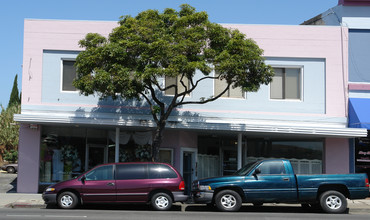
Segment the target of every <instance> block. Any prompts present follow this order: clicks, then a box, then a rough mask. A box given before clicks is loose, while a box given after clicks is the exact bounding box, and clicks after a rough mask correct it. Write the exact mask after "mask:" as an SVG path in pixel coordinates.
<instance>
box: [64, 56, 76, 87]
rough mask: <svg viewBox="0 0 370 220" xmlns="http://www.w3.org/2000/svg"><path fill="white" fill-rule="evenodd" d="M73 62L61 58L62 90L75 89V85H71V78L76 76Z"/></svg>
mask: <svg viewBox="0 0 370 220" xmlns="http://www.w3.org/2000/svg"><path fill="white" fill-rule="evenodd" d="M75 62H76V61H72V60H63V79H62V91H77V89H76V87H74V86H73V85H72V82H73V80H74V79H75V78H76V76H77V73H76V67H75V66H74V64H75Z"/></svg>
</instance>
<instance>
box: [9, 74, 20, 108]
mask: <svg viewBox="0 0 370 220" xmlns="http://www.w3.org/2000/svg"><path fill="white" fill-rule="evenodd" d="M19 104H21V98H20V95H19V91H18V75H15V78H14V82H13V88H12V92H11V93H10V98H9V103H8V106H11V105H19Z"/></svg>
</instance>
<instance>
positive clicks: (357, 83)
mask: <svg viewBox="0 0 370 220" xmlns="http://www.w3.org/2000/svg"><path fill="white" fill-rule="evenodd" d="M304 24H308V25H330V26H341V27H346V28H348V35H347V37H348V70H349V76H348V77H349V78H348V79H349V82H348V90H349V106H348V111H349V118H348V119H349V120H348V126H349V127H352V128H365V129H367V130H370V113H369V109H370V71H369V68H368V66H367V64H368V63H369V61H370V1H369V0H361V1H360V0H339V1H338V5H337V6H336V7H334V8H331V9H329V10H327V11H326V12H324V13H322V14H320V15H318V16H316V17H314V18H312V19H310V20H308V21H306V22H305V23H304ZM351 146H353V147H352V148H353V150H351V156H352V158H353V160H354V161H355V167H354V169H355V172H366V173H367V174H368V175H370V136H369V135H368V136H367V137H364V138H356V139H353V140H352V141H351Z"/></svg>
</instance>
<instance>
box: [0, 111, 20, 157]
mask: <svg viewBox="0 0 370 220" xmlns="http://www.w3.org/2000/svg"><path fill="white" fill-rule="evenodd" d="M20 112H21V105H20V104H17V105H15V104H13V105H11V106H8V108H6V109H4V107H3V106H1V114H0V121H1V123H0V146H2V147H1V148H0V151H1V152H0V153H1V155H3V154H4V153H6V152H14V151H17V149H18V142H19V125H18V124H17V123H16V122H15V121H14V118H13V116H14V114H19V113H20ZM0 159H1V158H0Z"/></svg>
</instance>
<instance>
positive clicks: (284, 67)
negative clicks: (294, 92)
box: [268, 65, 304, 102]
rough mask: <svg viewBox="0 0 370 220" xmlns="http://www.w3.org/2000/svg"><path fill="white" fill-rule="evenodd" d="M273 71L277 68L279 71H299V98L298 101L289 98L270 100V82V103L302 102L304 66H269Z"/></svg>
mask: <svg viewBox="0 0 370 220" xmlns="http://www.w3.org/2000/svg"><path fill="white" fill-rule="evenodd" d="M271 66H272V68H273V69H275V68H279V69H284V70H285V69H299V83H300V85H299V90H298V91H299V98H298V99H291V98H285V97H283V98H281V99H278V98H271V83H272V81H271V82H270V83H269V86H268V88H269V93H268V94H269V100H270V101H278V102H279V101H284V102H303V97H304V94H303V91H304V88H303V87H304V66H303V65H271ZM285 73H286V72H285V71H284V78H283V80H284V81H283V86H284V87H283V86H282V88H283V95H284V96H285V79H286V77H285Z"/></svg>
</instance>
